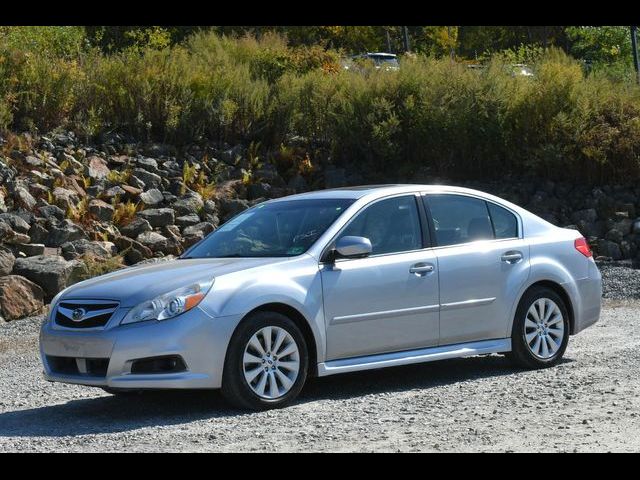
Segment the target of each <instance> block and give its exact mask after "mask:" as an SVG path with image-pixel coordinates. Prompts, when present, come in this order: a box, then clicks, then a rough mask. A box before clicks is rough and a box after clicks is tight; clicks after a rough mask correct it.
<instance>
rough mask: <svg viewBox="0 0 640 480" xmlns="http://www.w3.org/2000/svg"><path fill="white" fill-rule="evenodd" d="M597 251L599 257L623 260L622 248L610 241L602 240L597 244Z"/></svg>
mask: <svg viewBox="0 0 640 480" xmlns="http://www.w3.org/2000/svg"><path fill="white" fill-rule="evenodd" d="M597 251H598V255H599V256H604V257H608V258H611V259H612V260H620V259H621V258H622V251H621V250H620V246H619V245H618V244H617V243H615V242H612V241H610V240H603V239H600V240H599V241H598V244H597Z"/></svg>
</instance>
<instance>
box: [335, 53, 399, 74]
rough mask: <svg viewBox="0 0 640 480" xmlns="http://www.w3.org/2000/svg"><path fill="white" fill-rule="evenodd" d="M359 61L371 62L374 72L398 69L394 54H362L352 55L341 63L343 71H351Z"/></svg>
mask: <svg viewBox="0 0 640 480" xmlns="http://www.w3.org/2000/svg"><path fill="white" fill-rule="evenodd" d="M359 60H371V61H372V62H373V64H374V66H375V68H376V70H380V69H383V70H386V71H393V70H398V69H399V68H400V64H399V63H398V56H397V55H396V54H394V53H383V52H377V53H364V54H361V55H354V56H352V57H350V58H349V59H347V60H345V61H344V62H343V67H344V69H345V70H351V69H353V68H354V66H355V65H357V63H358V61H359Z"/></svg>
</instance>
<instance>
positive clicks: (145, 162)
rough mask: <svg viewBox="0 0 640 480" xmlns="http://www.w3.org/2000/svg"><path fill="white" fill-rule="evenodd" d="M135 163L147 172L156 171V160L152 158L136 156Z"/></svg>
mask: <svg viewBox="0 0 640 480" xmlns="http://www.w3.org/2000/svg"><path fill="white" fill-rule="evenodd" d="M136 165H137V166H138V167H140V168H142V169H144V170H147V171H149V172H153V173H158V162H157V161H156V160H155V159H153V158H138V159H137V160H136Z"/></svg>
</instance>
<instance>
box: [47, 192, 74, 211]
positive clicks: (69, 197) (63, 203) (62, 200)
mask: <svg viewBox="0 0 640 480" xmlns="http://www.w3.org/2000/svg"><path fill="white" fill-rule="evenodd" d="M53 199H54V201H55V203H56V205H59V206H60V207H62V208H63V209H64V210H68V209H69V208H71V207H73V206H74V205H75V204H76V203H78V200H79V198H78V193H77V192H75V191H73V190H69V189H68V188H62V187H56V188H54V189H53Z"/></svg>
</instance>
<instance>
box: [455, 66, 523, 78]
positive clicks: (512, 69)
mask: <svg viewBox="0 0 640 480" xmlns="http://www.w3.org/2000/svg"><path fill="white" fill-rule="evenodd" d="M467 68H470V69H472V70H475V71H478V72H481V71H483V70H485V69H486V68H487V66H486V65H482V64H478V63H472V64H469V65H467ZM505 69H506V71H507V72H508V73H509V75H511V76H512V77H534V76H535V74H534V73H533V70H532V69H531V67H529V66H527V65H525V64H524V63H514V64H511V65H508V66H506V67H505Z"/></svg>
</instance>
